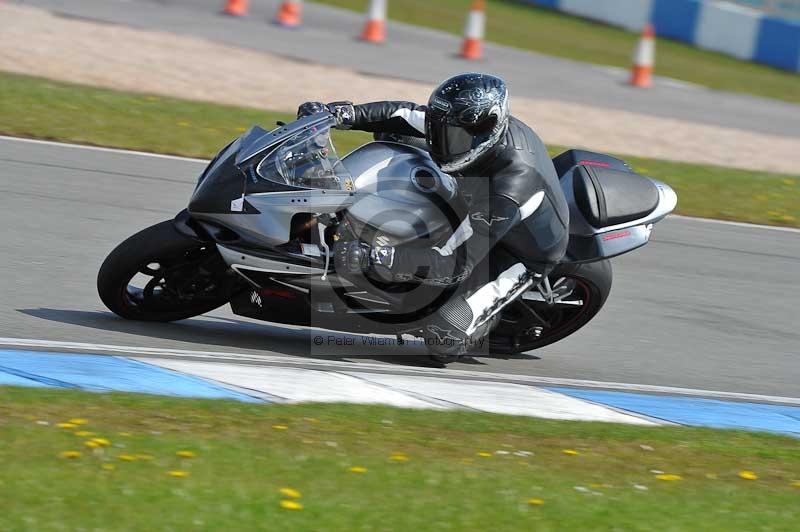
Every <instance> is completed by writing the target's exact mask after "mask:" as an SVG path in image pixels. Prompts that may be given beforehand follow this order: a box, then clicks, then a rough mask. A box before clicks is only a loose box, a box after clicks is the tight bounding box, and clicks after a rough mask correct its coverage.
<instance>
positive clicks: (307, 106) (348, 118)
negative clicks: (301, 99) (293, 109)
mask: <svg viewBox="0 0 800 532" xmlns="http://www.w3.org/2000/svg"><path fill="white" fill-rule="evenodd" d="M325 111H327V112H329V113H330V114H332V115H333V119H334V127H335V128H336V129H350V128H351V127H353V121H354V119H355V108H354V107H353V102H333V103H328V104H325V103H322V102H306V103H304V104H302V105H301V106H300V107H298V108H297V118H298V119H300V118H303V117H304V116H311V115H313V114H316V113H323V112H325Z"/></svg>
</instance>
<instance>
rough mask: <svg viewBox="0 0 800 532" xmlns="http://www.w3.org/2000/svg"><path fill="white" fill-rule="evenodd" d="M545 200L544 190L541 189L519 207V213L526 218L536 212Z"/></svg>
mask: <svg viewBox="0 0 800 532" xmlns="http://www.w3.org/2000/svg"><path fill="white" fill-rule="evenodd" d="M543 200H544V190H540V191H539V192H537V193H536V194H534V195H533V197H531V199H529V200H528V201H526V202H525V204H524V205H523V206H522V207H520V208H519V215H520V216H521V217H522V219H523V220H524V219H525V218H527V217H528V216H530V215H531V214H533V213H534V212H536V209H538V208H539V205H541V204H542V201H543Z"/></svg>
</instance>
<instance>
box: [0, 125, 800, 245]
mask: <svg viewBox="0 0 800 532" xmlns="http://www.w3.org/2000/svg"><path fill="white" fill-rule="evenodd" d="M0 141H7V142H25V143H29V144H41V145H43V146H55V147H59V148H74V149H79V150H92V151H99V152H106V153H118V154H122V155H137V156H141V157H154V158H157V159H173V160H176V161H189V162H195V163H203V164H208V162H209V161H208V160H206V159H195V158H193V157H181V156H179V155H164V154H161V153H149V152H144V151H135V150H124V149H120V148H102V147H100V146H87V145H84V144H71V143H69V142H55V141H52V140H38V139H26V138H21V137H8V136H5V135H0ZM669 217H670V218H676V219H678V220H686V221H693V222H706V223H713V224H720V225H729V226H733V227H744V228H748V229H767V230H770V231H783V232H787V233H800V229H795V228H792V227H778V226H772V225H760V224H749V223H744V222H731V221H728V220H714V219H712V218H695V217H694V216H681V215H678V214H671V215H670V216H669Z"/></svg>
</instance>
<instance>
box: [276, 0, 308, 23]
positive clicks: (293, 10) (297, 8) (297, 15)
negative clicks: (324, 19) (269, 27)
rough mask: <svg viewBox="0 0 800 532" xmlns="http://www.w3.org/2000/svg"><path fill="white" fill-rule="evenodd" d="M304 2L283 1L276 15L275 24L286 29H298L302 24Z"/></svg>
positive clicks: (300, 0)
mask: <svg viewBox="0 0 800 532" xmlns="http://www.w3.org/2000/svg"><path fill="white" fill-rule="evenodd" d="M302 17H303V0H283V2H282V3H281V7H279V8H278V12H277V13H276V14H275V24H277V25H279V26H283V27H284V28H296V27H298V26H300V24H301V23H302Z"/></svg>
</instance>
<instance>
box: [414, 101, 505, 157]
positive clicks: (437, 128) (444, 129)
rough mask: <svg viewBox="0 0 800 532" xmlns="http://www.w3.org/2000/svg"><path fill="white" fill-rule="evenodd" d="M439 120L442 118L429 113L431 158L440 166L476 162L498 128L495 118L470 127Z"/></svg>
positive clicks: (427, 124)
mask: <svg viewBox="0 0 800 532" xmlns="http://www.w3.org/2000/svg"><path fill="white" fill-rule="evenodd" d="M437 118H441V117H437V116H436V115H435V114H433V113H428V116H426V120H425V127H426V137H427V140H428V148H429V150H430V153H431V156H432V157H433V159H434V160H435V161H437V162H439V163H440V164H442V163H452V162H454V161H461V160H474V159H475V157H476V156H477V155H479V153H478V152H482V151H484V149H483V148H485V146H486V144H487V143H488V142H489V141H491V140H492V138H493V136H494V133H495V131H494V130H495V127H496V126H497V117H495V116H491V117H490V118H489V119H487V120H484V121H483V122H482V123H480V124H475V125H469V126H466V125H455V124H449V123H447V121H446V120H441V119H440V120H437Z"/></svg>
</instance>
